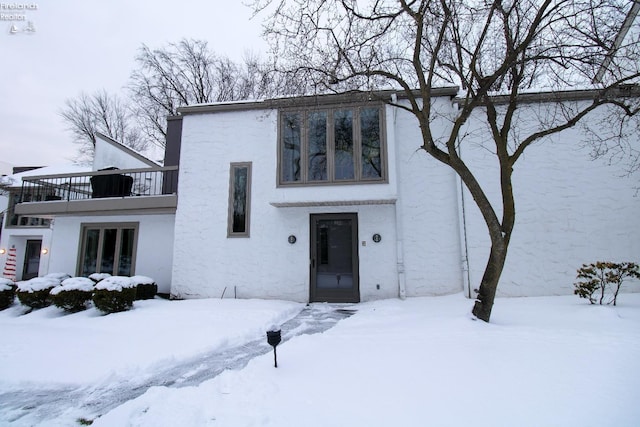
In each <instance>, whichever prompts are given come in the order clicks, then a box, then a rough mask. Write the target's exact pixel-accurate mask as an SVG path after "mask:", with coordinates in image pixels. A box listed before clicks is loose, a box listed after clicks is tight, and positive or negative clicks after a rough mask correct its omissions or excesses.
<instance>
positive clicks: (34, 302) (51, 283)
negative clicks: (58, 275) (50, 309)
mask: <svg viewBox="0 0 640 427" xmlns="http://www.w3.org/2000/svg"><path fill="white" fill-rule="evenodd" d="M58 285H60V280H58V279H54V278H53V277H34V278H33V279H31V280H26V281H24V282H18V290H17V292H16V294H17V295H18V299H19V300H20V302H21V303H22V304H24V305H26V306H28V307H31V308H43V307H47V306H49V305H51V295H50V294H49V292H51V289H53V288H55V287H56V286H58Z"/></svg>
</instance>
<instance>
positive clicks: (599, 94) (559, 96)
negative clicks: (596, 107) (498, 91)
mask: <svg viewBox="0 0 640 427" xmlns="http://www.w3.org/2000/svg"><path fill="white" fill-rule="evenodd" d="M638 96H640V86H639V85H637V84H626V85H619V86H617V87H612V88H606V89H576V90H565V91H545V92H530V93H520V94H518V95H517V98H516V102H518V103H519V104H533V103H548V102H566V101H588V100H593V99H616V98H629V97H638ZM489 98H490V99H491V102H492V103H493V104H496V105H501V104H508V103H509V102H510V101H511V96H510V95H490V96H489ZM455 101H457V102H459V103H460V104H464V102H465V99H464V98H462V97H458V98H456V99H455ZM484 104H486V103H481V104H480V105H484Z"/></svg>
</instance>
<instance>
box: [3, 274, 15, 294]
mask: <svg viewBox="0 0 640 427" xmlns="http://www.w3.org/2000/svg"><path fill="white" fill-rule="evenodd" d="M15 287H16V284H15V283H13V280H11V279H5V278H4V277H0V291H4V290H7V289H15Z"/></svg>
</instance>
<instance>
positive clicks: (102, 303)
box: [93, 276, 136, 313]
mask: <svg viewBox="0 0 640 427" xmlns="http://www.w3.org/2000/svg"><path fill="white" fill-rule="evenodd" d="M135 299H136V285H135V284H134V282H133V281H132V280H131V279H130V278H129V277H124V276H110V277H107V278H105V279H103V280H101V281H100V282H98V284H97V285H96V287H95V290H94V292H93V303H94V304H95V305H96V308H98V310H100V311H103V312H105V313H117V312H119V311H126V310H129V309H130V308H131V307H132V306H133V301H134V300H135Z"/></svg>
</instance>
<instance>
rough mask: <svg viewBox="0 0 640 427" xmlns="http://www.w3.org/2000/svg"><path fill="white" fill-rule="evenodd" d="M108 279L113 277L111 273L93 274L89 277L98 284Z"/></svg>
mask: <svg viewBox="0 0 640 427" xmlns="http://www.w3.org/2000/svg"><path fill="white" fill-rule="evenodd" d="M107 277H111V275H110V274H109V273H93V274H91V275H89V279H91V280H93V281H94V282H96V283H98V282H99V281H101V280H104V279H106V278H107Z"/></svg>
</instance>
